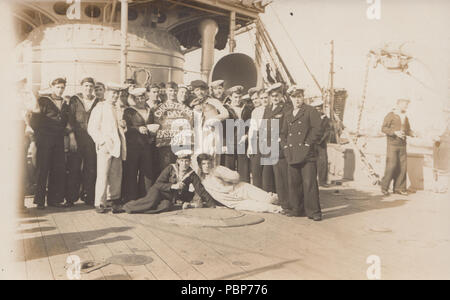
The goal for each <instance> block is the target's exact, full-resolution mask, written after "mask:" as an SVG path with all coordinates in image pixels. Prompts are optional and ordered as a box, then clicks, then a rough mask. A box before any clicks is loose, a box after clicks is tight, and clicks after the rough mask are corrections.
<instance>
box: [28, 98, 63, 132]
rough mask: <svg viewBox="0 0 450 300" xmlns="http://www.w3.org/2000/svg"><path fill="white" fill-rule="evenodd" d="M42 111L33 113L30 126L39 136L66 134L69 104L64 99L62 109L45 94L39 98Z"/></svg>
mask: <svg viewBox="0 0 450 300" xmlns="http://www.w3.org/2000/svg"><path fill="white" fill-rule="evenodd" d="M38 104H39V108H40V113H31V116H30V120H29V122H30V126H31V128H32V129H33V131H34V132H35V134H36V137H39V136H42V135H44V136H60V137H62V136H64V133H65V128H66V125H67V121H68V114H69V106H68V104H67V102H66V101H64V100H62V106H61V109H59V108H58V107H57V106H56V104H55V103H53V101H52V100H51V99H50V96H49V97H47V96H43V97H40V98H39V99H38Z"/></svg>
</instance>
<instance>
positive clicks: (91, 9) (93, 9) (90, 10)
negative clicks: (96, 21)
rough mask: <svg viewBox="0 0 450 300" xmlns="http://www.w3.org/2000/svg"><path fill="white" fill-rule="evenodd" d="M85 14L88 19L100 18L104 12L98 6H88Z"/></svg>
mask: <svg viewBox="0 0 450 300" xmlns="http://www.w3.org/2000/svg"><path fill="white" fill-rule="evenodd" d="M84 13H85V14H86V16H87V17H88V18H98V17H100V14H101V13H102V10H101V9H100V7H98V6H96V5H88V6H86V8H85V9H84Z"/></svg>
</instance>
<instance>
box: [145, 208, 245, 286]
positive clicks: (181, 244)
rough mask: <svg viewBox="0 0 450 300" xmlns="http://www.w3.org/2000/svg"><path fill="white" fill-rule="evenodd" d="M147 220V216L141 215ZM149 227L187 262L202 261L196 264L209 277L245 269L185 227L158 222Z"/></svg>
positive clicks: (212, 277)
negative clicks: (227, 258) (234, 263)
mask: <svg viewBox="0 0 450 300" xmlns="http://www.w3.org/2000/svg"><path fill="white" fill-rule="evenodd" d="M140 218H141V222H142V221H143V219H145V220H146V221H147V220H148V219H149V218H148V217H146V216H141V217H140ZM147 229H148V230H150V231H151V232H152V233H153V234H155V235H156V236H157V237H159V238H160V239H161V240H163V241H164V242H165V243H166V244H167V245H170V246H171V248H172V249H173V250H174V251H175V252H177V253H178V255H180V256H182V257H183V258H184V259H185V260H186V261H187V262H189V263H193V262H201V264H195V263H194V266H195V268H196V269H197V270H199V271H200V272H201V273H202V274H203V275H204V276H205V277H206V278H207V279H216V278H219V277H223V276H226V275H229V274H234V273H240V272H242V271H243V269H241V268H240V267H239V266H235V265H233V264H232V263H231V262H230V261H228V260H226V259H225V258H224V257H223V256H222V255H221V254H220V253H218V252H217V251H215V250H214V249H213V248H211V247H209V246H206V245H205V244H204V243H203V241H202V240H201V239H199V238H198V237H196V236H195V235H192V234H189V233H188V232H187V231H186V230H185V228H184V227H181V226H175V225H169V224H164V225H161V224H158V222H152V223H151V224H148V226H147Z"/></svg>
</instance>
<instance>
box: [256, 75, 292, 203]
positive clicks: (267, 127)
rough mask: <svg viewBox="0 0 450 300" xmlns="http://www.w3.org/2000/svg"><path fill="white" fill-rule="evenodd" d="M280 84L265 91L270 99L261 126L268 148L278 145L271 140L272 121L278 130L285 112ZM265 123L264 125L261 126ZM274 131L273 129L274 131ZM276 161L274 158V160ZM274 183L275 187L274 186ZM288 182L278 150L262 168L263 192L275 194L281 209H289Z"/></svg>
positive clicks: (282, 155)
mask: <svg viewBox="0 0 450 300" xmlns="http://www.w3.org/2000/svg"><path fill="white" fill-rule="evenodd" d="M282 87H283V86H282V84H281V83H276V84H273V85H272V86H270V87H269V88H268V89H267V92H268V94H269V98H270V102H271V103H270V105H268V106H267V107H266V108H265V110H264V114H263V121H262V124H261V126H262V127H261V128H262V130H261V136H260V139H262V143H263V144H266V145H267V146H268V147H269V148H270V147H271V145H272V143H278V140H276V141H275V140H272V120H278V126H279V128H278V129H280V128H281V125H282V124H283V119H284V114H285V111H286V108H285V103H284V101H283V95H282ZM264 122H266V124H263V123H264ZM274 130H275V129H274ZM261 156H262V157H263V158H264V157H266V158H269V157H271V154H262V155H261ZM275 159H276V158H275ZM274 183H275V185H274ZM287 183H288V180H287V163H286V158H285V157H284V154H283V151H282V149H281V148H279V154H278V158H277V159H276V161H274V163H273V164H268V165H264V167H263V179H262V185H263V190H265V191H266V192H276V193H277V195H278V199H279V202H280V203H279V204H281V206H282V208H283V209H289V205H288V198H289V194H288V184H287Z"/></svg>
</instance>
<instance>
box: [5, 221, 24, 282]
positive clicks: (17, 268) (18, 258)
mask: <svg viewBox="0 0 450 300" xmlns="http://www.w3.org/2000/svg"><path fill="white" fill-rule="evenodd" d="M23 229H24V227H23V224H22V223H21V220H20V219H19V220H18V222H17V225H16V231H17V232H20V231H21V230H23ZM13 247H14V248H13V251H14V253H13V257H12V259H13V262H12V263H11V271H12V272H11V274H12V275H13V277H12V278H8V279H16V280H26V279H27V277H28V276H27V265H26V256H25V241H24V239H23V238H22V234H16V235H15V238H14V245H13Z"/></svg>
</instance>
